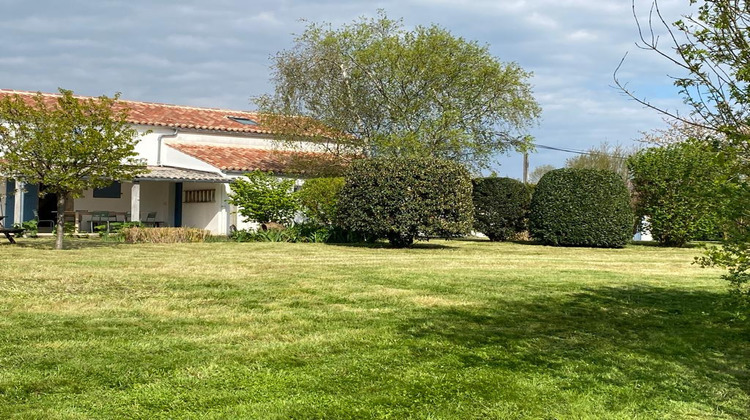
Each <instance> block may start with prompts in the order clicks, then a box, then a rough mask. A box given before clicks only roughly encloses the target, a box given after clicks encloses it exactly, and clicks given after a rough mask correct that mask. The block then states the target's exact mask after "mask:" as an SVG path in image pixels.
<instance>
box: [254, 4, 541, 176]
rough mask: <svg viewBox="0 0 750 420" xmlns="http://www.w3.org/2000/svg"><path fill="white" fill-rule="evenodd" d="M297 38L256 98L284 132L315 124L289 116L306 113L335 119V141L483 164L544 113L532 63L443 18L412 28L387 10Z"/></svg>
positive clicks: (385, 152)
mask: <svg viewBox="0 0 750 420" xmlns="http://www.w3.org/2000/svg"><path fill="white" fill-rule="evenodd" d="M295 41H296V44H295V45H294V47H293V48H292V49H290V50H287V51H282V52H280V53H278V54H277V55H276V57H275V58H274V66H273V67H274V75H273V79H274V82H275V85H276V87H275V93H274V94H273V95H267V96H263V97H260V98H256V102H257V103H258V105H259V107H260V108H261V110H262V111H264V112H265V113H266V115H269V119H268V121H264V124H269V125H272V126H274V131H275V132H277V133H280V134H281V135H282V137H284V138H288V139H291V140H299V138H300V136H309V135H310V134H311V132H313V131H314V130H311V127H310V125H309V124H289V119H288V118H285V117H283V116H287V115H300V116H305V117H310V120H313V121H318V122H320V123H322V124H323V125H324V126H326V127H328V128H329V130H326V131H325V132H320V135H321V137H322V138H321V139H320V140H321V142H322V143H324V144H326V145H328V146H331V145H334V146H335V147H340V146H341V145H346V146H347V147H348V150H349V151H351V150H355V151H356V152H357V153H359V154H362V155H364V156H369V157H372V156H404V155H418V156H432V157H438V158H444V159H450V160H457V161H460V162H463V163H466V164H470V165H479V166H481V165H485V164H486V163H487V162H488V161H489V159H490V158H491V157H492V156H493V155H495V154H496V153H498V152H503V151H506V150H509V149H510V148H512V147H516V148H522V147H524V146H525V145H526V143H527V141H528V140H527V138H526V137H525V136H524V132H525V130H526V129H527V128H528V127H529V126H530V125H531V124H533V123H534V122H535V120H536V119H537V118H538V116H539V114H540V107H539V105H538V104H537V102H536V101H535V100H534V98H533V96H532V92H531V86H530V84H529V83H528V79H529V78H530V76H531V74H530V73H529V72H526V71H524V70H523V69H522V68H521V67H520V66H518V65H517V64H515V63H502V62H500V61H499V60H498V59H497V58H496V57H494V56H492V54H491V53H490V51H489V48H488V47H487V46H483V45H480V44H478V43H477V42H474V41H467V40H465V39H463V38H460V37H456V36H454V35H452V34H451V33H450V32H448V31H447V30H446V29H443V28H441V27H439V26H435V25H432V26H429V27H423V26H417V27H415V28H414V29H412V30H407V29H405V28H404V27H403V25H402V23H401V22H400V21H394V20H391V19H389V18H388V17H387V16H386V15H385V13H384V12H381V13H380V14H379V16H378V17H377V18H375V19H364V18H363V19H361V20H359V21H356V22H354V23H352V24H349V25H344V26H342V27H341V28H338V29H334V28H331V26H330V25H326V24H322V25H321V24H314V23H313V24H310V25H309V26H308V27H307V29H306V30H305V31H304V33H302V35H300V36H298V37H297V39H296V40H295ZM274 115H277V116H281V117H279V118H277V119H275V120H274V118H273V116H274ZM304 121H305V119H298V120H297V122H304ZM308 138H309V137H308ZM329 140H334V141H333V142H329ZM331 148H333V146H332V147H331ZM337 150H338V149H337Z"/></svg>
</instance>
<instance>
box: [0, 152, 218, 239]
mask: <svg viewBox="0 0 750 420" xmlns="http://www.w3.org/2000/svg"><path fill="white" fill-rule="evenodd" d="M229 181H230V180H229V179H227V178H225V177H224V176H222V175H220V174H216V173H211V172H203V171H196V170H188V169H181V168H173V167H165V166H153V167H151V166H150V167H148V172H147V173H146V174H144V175H142V176H140V177H138V178H136V179H134V180H133V181H123V182H119V181H115V182H113V183H112V184H110V185H109V186H108V187H105V188H98V189H93V190H86V191H84V192H83V194H82V196H81V197H78V198H75V199H71V200H68V203H67V206H66V210H65V218H66V222H71V223H73V224H74V226H75V228H74V229H75V232H76V233H91V232H92V229H93V227H94V226H95V223H92V221H93V222H96V221H97V220H96V219H97V218H100V217H101V215H102V213H105V212H106V213H107V215H108V217H109V218H110V220H109V221H110V222H139V221H146V219H147V218H148V216H149V215H152V216H153V217H151V218H150V219H151V220H149V221H150V222H152V223H150V224H151V225H155V224H156V223H153V222H159V223H158V224H159V225H161V226H174V227H180V226H188V227H197V228H201V229H207V230H210V231H211V232H212V233H214V234H227V233H228V232H229V225H230V213H229V211H230V209H229V205H228V204H227V203H226V198H227V192H228V188H229V184H228V182H229ZM3 183H4V184H5V185H2V184H3ZM0 187H2V188H0V191H2V192H4V195H3V197H2V201H0V209H2V210H3V215H4V216H5V225H6V226H12V225H13V224H14V223H21V222H25V221H29V220H34V219H36V220H39V221H50V220H55V219H56V216H57V208H56V204H55V203H56V200H57V197H56V195H55V194H51V193H50V194H44V186H40V185H30V184H24V183H22V182H16V181H15V180H12V179H11V180H0ZM40 191H41V194H40ZM41 225H44V228H46V227H47V226H49V224H48V223H46V222H45V223H40V226H41ZM49 231H51V229H50V230H49ZM40 232H41V231H40Z"/></svg>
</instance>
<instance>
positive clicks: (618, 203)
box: [529, 168, 634, 248]
mask: <svg viewBox="0 0 750 420" xmlns="http://www.w3.org/2000/svg"><path fill="white" fill-rule="evenodd" d="M633 222H634V215H633V211H632V209H631V208H630V197H629V193H628V189H627V187H626V186H625V183H624V181H623V180H622V177H621V176H620V175H618V174H616V173H615V172H612V171H605V170H598V169H570V168H567V169H556V170H554V171H550V172H547V173H546V174H545V175H544V176H543V177H542V179H541V180H540V181H539V183H538V184H537V186H536V189H535V190H534V194H533V197H532V199H531V205H530V208H529V233H530V234H531V237H532V238H534V239H536V240H538V241H541V242H542V243H545V244H548V245H566V246H591V247H606V248H619V247H623V246H625V244H626V243H627V242H628V240H630V238H631V236H632V233H633Z"/></svg>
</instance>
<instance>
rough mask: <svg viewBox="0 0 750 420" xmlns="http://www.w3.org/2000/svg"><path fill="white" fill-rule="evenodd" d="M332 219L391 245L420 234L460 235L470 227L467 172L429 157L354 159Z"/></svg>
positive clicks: (403, 244) (396, 244) (407, 244)
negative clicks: (337, 210)
mask: <svg viewBox="0 0 750 420" xmlns="http://www.w3.org/2000/svg"><path fill="white" fill-rule="evenodd" d="M338 223H339V225H340V226H341V227H342V228H344V229H348V230H351V231H355V232H359V233H361V234H363V235H364V236H366V237H367V238H368V239H370V240H372V239H374V238H387V239H388V240H389V241H390V243H391V245H393V246H396V247H403V246H409V245H411V244H412V243H413V242H414V239H415V238H416V237H417V236H420V235H421V236H427V237H429V236H441V237H451V236H459V235H463V234H466V233H467V232H468V231H469V230H470V229H471V225H472V201H471V179H470V177H469V173H468V171H467V170H466V169H465V168H464V167H463V166H461V165H460V164H458V163H456V162H449V161H445V160H440V159H433V158H375V159H362V160H359V161H356V162H354V164H352V166H351V167H350V168H349V170H348V172H347V175H346V183H345V184H344V188H343V189H342V190H341V195H340V199H339V213H338Z"/></svg>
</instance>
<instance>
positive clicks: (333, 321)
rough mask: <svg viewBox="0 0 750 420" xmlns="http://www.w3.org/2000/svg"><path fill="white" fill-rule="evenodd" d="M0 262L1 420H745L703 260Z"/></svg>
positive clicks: (548, 254) (289, 252) (97, 245)
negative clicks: (125, 419) (35, 419)
mask: <svg viewBox="0 0 750 420" xmlns="http://www.w3.org/2000/svg"><path fill="white" fill-rule="evenodd" d="M72 245H73V248H74V249H71V250H67V251H63V252H57V251H53V250H49V249H47V248H49V247H51V242H49V241H47V240H29V239H26V240H24V239H21V240H19V244H18V245H16V246H11V245H7V244H2V245H0V258H2V274H0V418H52V419H74V418H75V419H78V418H143V419H152V418H196V419H197V418H201V419H203V418H264V419H265V418H332V419H343V418H398V419H400V418H422V419H461V418H476V419H484V418H502V419H505V418H510V419H514V418H518V419H525V418H540V419H554V418H558V419H567V418H573V419H579V418H592V419H602V418H621V419H633V418H638V419H651V418H654V419H657V418H658V419H663V418H672V419H684V418H712V419H713V418H716V419H723V418H736V419H747V418H749V417H750V375H749V374H748V367H749V366H748V365H749V364H750V334H749V332H748V331H749V329H748V325H747V321H741V320H740V319H738V317H736V313H735V312H734V311H733V310H732V307H731V306H729V305H728V303H727V299H726V285H725V284H724V282H723V281H722V280H720V279H719V278H718V277H719V274H720V272H719V271H716V270H709V269H701V268H699V267H698V266H695V265H692V264H691V262H692V259H693V257H694V256H696V255H700V251H699V250H697V249H663V248H658V247H651V246H629V247H627V248H625V249H620V250H606V249H583V248H551V247H544V246H536V245H528V244H496V243H489V242H484V241H448V242H445V241H432V242H428V243H422V244H419V245H417V246H416V247H415V248H413V249H405V250H404V249H401V250H398V249H388V248H383V247H360V246H336V245H324V244H278V243H245V244H237V243H207V244H184V245H125V244H106V243H102V242H99V241H98V240H76V241H74V242H72Z"/></svg>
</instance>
